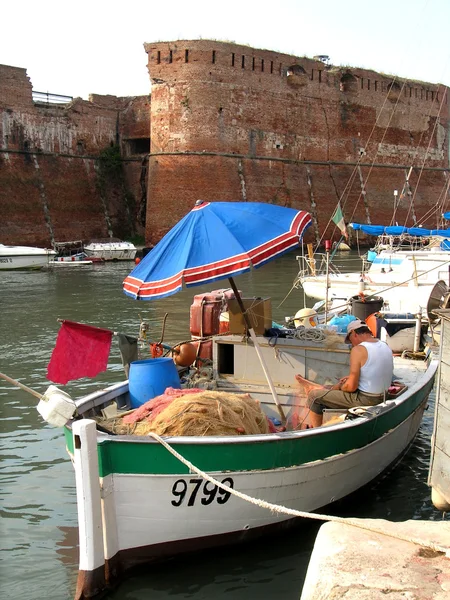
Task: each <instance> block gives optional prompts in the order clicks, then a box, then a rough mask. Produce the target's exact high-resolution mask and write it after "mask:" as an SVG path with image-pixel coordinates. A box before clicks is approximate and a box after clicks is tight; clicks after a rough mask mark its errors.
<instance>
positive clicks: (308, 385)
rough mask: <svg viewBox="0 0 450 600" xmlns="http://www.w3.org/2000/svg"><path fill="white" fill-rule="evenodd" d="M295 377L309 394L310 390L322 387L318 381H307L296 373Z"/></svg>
mask: <svg viewBox="0 0 450 600" xmlns="http://www.w3.org/2000/svg"><path fill="white" fill-rule="evenodd" d="M295 379H296V380H297V382H298V383H299V384H300V386H301V387H302V388H303V390H304V392H305V393H306V394H309V392H310V391H311V390H317V389H323V385H320V384H319V383H314V382H313V381H309V379H305V378H304V377H302V376H301V375H296V376H295Z"/></svg>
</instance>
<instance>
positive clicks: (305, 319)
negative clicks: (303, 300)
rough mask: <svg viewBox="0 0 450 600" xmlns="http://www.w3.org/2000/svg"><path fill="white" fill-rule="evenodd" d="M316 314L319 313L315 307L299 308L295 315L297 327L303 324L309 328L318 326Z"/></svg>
mask: <svg viewBox="0 0 450 600" xmlns="http://www.w3.org/2000/svg"><path fill="white" fill-rule="evenodd" d="M316 315H317V313H316V311H315V310H314V309H312V308H302V309H300V310H298V311H297V312H296V313H295V315H294V325H295V326H296V327H300V326H301V325H303V327H306V328H308V329H309V328H312V327H316V325H317V320H316Z"/></svg>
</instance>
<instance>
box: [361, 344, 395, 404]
mask: <svg viewBox="0 0 450 600" xmlns="http://www.w3.org/2000/svg"><path fill="white" fill-rule="evenodd" d="M360 345H361V346H364V348H365V349H366V350H367V354H368V357H367V361H366V363H365V364H364V366H362V367H361V372H360V375H359V384H358V389H359V390H361V391H362V392H367V393H369V394H382V393H383V392H385V391H386V390H387V389H388V388H389V386H390V385H391V383H392V375H393V373H394V359H393V357H392V350H391V349H390V348H389V346H388V345H387V344H386V343H385V342H381V341H380V340H378V341H376V342H362V343H361V344H360Z"/></svg>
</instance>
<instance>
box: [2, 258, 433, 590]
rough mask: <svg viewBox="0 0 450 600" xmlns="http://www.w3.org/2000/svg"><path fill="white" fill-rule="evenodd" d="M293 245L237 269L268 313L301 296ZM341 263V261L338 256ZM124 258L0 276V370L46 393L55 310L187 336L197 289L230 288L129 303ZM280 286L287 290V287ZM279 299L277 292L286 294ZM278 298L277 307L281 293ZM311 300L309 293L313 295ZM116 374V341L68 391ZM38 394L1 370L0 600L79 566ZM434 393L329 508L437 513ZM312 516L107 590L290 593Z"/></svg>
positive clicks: (290, 309)
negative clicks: (266, 303)
mask: <svg viewBox="0 0 450 600" xmlns="http://www.w3.org/2000/svg"><path fill="white" fill-rule="evenodd" d="M295 256H296V252H294V253H291V254H289V255H286V256H284V257H282V258H280V259H278V260H276V261H274V262H273V263H269V264H268V265H266V266H265V267H263V268H262V269H259V270H256V271H253V272H252V273H249V274H246V275H242V276H240V277H238V278H237V279H236V283H237V285H238V287H239V289H241V290H242V292H243V295H244V296H249V297H252V296H267V297H271V298H272V311H273V319H274V320H275V321H277V322H283V319H284V317H285V316H286V315H293V314H295V312H296V311H297V310H298V309H299V308H301V307H302V306H303V295H302V293H301V292H300V291H299V290H293V291H291V293H289V292H290V290H291V286H292V283H293V281H294V278H295V275H296V273H297V263H296V261H295ZM338 262H339V259H338ZM131 268H132V264H130V263H123V264H120V263H116V264H105V265H98V266H93V267H88V268H81V269H79V268H75V269H70V268H67V269H66V268H59V269H58V268H54V269H53V270H47V271H40V272H6V273H5V272H3V273H1V274H0V282H1V290H2V292H1V296H0V372H2V373H5V374H6V375H8V376H9V377H12V378H14V379H17V380H19V381H20V382H21V383H23V384H25V385H27V386H29V387H31V388H32V389H34V390H36V391H38V392H40V393H43V392H44V391H45V390H46V389H47V387H48V385H49V384H50V382H49V381H48V380H47V379H46V369H47V364H48V361H49V359H50V355H51V352H52V350H53V347H54V344H55V340H56V335H57V333H58V329H59V324H58V322H57V319H58V318H61V319H62V318H64V319H69V320H73V321H79V322H83V323H88V324H91V325H95V326H98V327H105V328H109V329H113V330H114V331H120V332H123V333H128V334H130V335H137V333H138V330H139V323H140V320H141V318H142V319H146V320H147V321H149V322H150V323H151V331H152V334H153V337H154V339H156V340H159V338H160V336H161V326H162V322H163V318H164V315H165V313H168V319H167V323H166V328H165V335H164V341H165V342H167V343H170V344H172V343H175V342H177V341H181V340H185V339H187V338H189V337H190V336H189V307H190V305H191V303H192V297H193V295H194V294H198V293H201V292H203V291H210V290H212V289H218V288H220V287H226V285H227V281H226V280H224V281H222V282H218V283H216V284H212V285H209V286H207V287H196V288H190V289H189V290H183V291H182V292H180V293H179V294H177V295H175V296H172V297H171V298H168V299H166V300H163V301H159V302H135V301H133V300H131V299H130V298H127V297H126V296H125V295H124V294H123V292H122V281H123V279H124V278H125V276H126V275H127V274H128V273H129V271H130V270H131ZM286 296H287V297H286ZM283 300H284V302H283ZM282 302H283V304H282V305H281V303H282ZM309 305H311V303H309ZM123 379H124V375H123V370H122V366H121V362H120V355H119V351H118V348H117V342H115V340H114V339H113V344H112V349H111V355H110V362H109V365H108V371H107V372H106V373H103V374H101V375H99V376H98V377H96V378H95V379H93V380H88V379H83V380H79V381H76V382H72V383H70V384H69V385H67V386H65V387H64V389H65V390H66V391H67V392H68V393H69V394H71V396H72V397H77V396H80V395H82V394H85V393H87V392H88V391H92V390H94V389H97V388H98V387H101V386H104V385H107V384H109V383H112V382H115V381H121V380H123ZM36 403H37V399H36V398H35V397H34V396H32V395H30V394H28V393H27V392H25V391H23V390H21V389H19V388H15V387H13V386H11V385H10V384H8V383H7V382H6V381H4V380H3V379H0V418H1V421H0V422H1V429H0V443H1V450H2V462H1V472H0V476H1V480H0V499H1V500H0V505H1V511H2V514H1V542H0V543H1V546H0V550H1V561H2V564H1V572H0V595H1V597H2V598H14V599H15V598H20V599H22V600H32V599H33V600H34V599H36V598H43V597H48V598H52V599H56V600H59V599H65V598H71V597H72V596H73V593H74V590H75V582H76V576H77V568H78V551H77V541H78V533H77V513H76V499H75V482H74V474H73V470H72V465H71V463H70V460H69V458H68V455H67V454H66V451H65V447H64V439H63V433H62V430H61V429H57V428H54V427H51V426H50V425H47V424H45V423H44V422H43V421H42V419H41V417H40V415H39V414H38V413H37V411H36V409H35V406H36ZM433 409H434V399H433V397H431V398H430V406H429V409H428V411H427V412H426V413H425V417H424V420H423V423H422V427H421V430H420V432H419V435H418V437H417V439H416V442H415V444H414V446H413V448H412V449H411V450H410V452H409V453H408V455H407V456H406V457H405V458H404V460H403V461H402V462H401V463H400V465H398V466H397V468H396V469H395V470H394V471H393V472H391V473H390V474H389V475H387V476H386V477H385V478H384V479H382V480H381V481H379V482H377V483H376V484H373V485H372V486H370V487H368V488H366V489H364V490H362V491H360V492H359V493H357V494H355V495H353V496H352V497H351V498H350V499H348V500H347V501H345V502H343V503H341V504H340V505H339V506H337V507H335V508H334V510H335V512H336V514H341V515H345V516H355V517H369V518H386V519H390V520H393V521H402V520H406V519H433V520H438V519H441V514H440V513H438V512H437V511H436V510H435V509H434V508H433V505H432V504H431V500H430V491H429V489H428V487H427V486H426V480H427V473H428V461H429V450H430V436H431V432H432V422H433ZM317 528H318V525H317V524H316V523H315V522H314V523H310V524H307V525H306V526H304V527H301V528H295V529H293V530H292V533H291V534H283V535H282V536H276V537H273V538H270V539H265V540H263V541H260V542H258V543H253V544H249V545H246V546H243V547H233V548H225V549H221V550H217V551H215V552H212V551H210V552H208V554H206V555H205V554H202V555H197V556H192V557H186V558H183V559H181V560H177V561H176V562H171V563H168V564H166V565H164V566H159V567H155V568H153V569H151V570H148V571H146V573H145V574H140V575H135V576H133V577H131V578H130V579H128V580H127V581H125V582H124V583H123V584H122V585H121V586H120V587H119V588H117V589H116V590H115V591H114V592H112V593H111V594H110V596H109V597H110V598H113V599H114V600H119V599H120V600H122V599H124V598H127V599H136V600H141V599H144V598H146V599H149V598H151V599H152V600H154V599H156V600H159V599H166V598H169V597H175V598H192V599H194V600H200V599H206V598H225V597H229V594H230V593H232V594H233V598H234V599H237V600H241V599H242V600H250V599H251V598H252V599H253V598H255V597H259V598H263V599H267V600H269V599H272V598H283V600H294V599H298V598H299V596H300V592H301V589H302V585H303V580H304V576H305V572H306V568H307V565H308V560H309V556H310V552H311V549H312V546H313V544H314V539H315V535H316V532H317Z"/></svg>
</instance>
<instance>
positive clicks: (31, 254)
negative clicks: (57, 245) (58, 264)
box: [0, 244, 56, 271]
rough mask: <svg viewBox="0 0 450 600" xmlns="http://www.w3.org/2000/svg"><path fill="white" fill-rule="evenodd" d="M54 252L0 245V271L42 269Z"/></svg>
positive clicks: (29, 247) (44, 249)
mask: <svg viewBox="0 0 450 600" xmlns="http://www.w3.org/2000/svg"><path fill="white" fill-rule="evenodd" d="M55 255H56V252H55V251H54V250H49V249H47V248H37V247H33V246H5V245H3V244H0V271H10V270H14V269H42V268H43V267H46V266H47V265H48V263H49V261H50V260H51V258H52V257H54V256H55Z"/></svg>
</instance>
